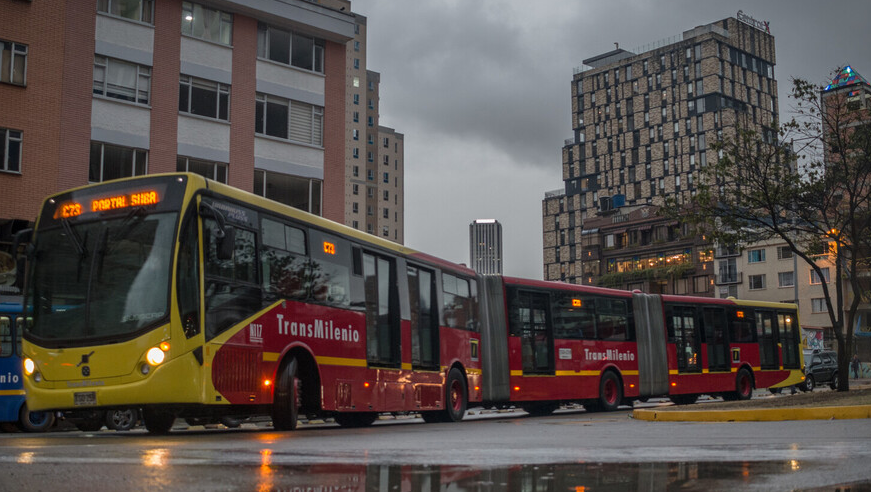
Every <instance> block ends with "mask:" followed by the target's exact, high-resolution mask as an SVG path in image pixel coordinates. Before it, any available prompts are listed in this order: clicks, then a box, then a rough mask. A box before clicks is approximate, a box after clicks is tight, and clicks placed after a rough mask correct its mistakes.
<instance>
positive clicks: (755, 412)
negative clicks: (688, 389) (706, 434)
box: [632, 378, 871, 422]
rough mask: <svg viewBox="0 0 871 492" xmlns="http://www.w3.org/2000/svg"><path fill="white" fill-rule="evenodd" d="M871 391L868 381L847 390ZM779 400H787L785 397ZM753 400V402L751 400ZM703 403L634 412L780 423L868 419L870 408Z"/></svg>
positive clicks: (658, 417) (670, 418) (660, 417)
mask: <svg viewBox="0 0 871 492" xmlns="http://www.w3.org/2000/svg"><path fill="white" fill-rule="evenodd" d="M869 388H871V379H868V378H863V379H852V378H851V379H850V391H856V390H860V389H869ZM778 398H789V395H784V396H782V397H778ZM751 401H752V400H751ZM703 406H704V404H696V405H693V407H694V408H693V409H689V408H688V409H687V410H675V406H667V407H663V408H659V409H653V408H649V409H641V408H639V409H637V410H633V412H632V417H633V418H634V419H637V420H648V421H666V422H771V421H781V420H841V419H871V405H849V406H828V407H827V406H791V407H790V406H787V407H777V408H740V409H734V410H715V409H710V410H705V409H704V408H700V407H703Z"/></svg>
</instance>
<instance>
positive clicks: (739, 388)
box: [734, 367, 753, 400]
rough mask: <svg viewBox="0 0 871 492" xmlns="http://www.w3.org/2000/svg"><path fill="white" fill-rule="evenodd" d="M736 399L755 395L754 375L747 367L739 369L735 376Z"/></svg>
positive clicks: (744, 398) (745, 398)
mask: <svg viewBox="0 0 871 492" xmlns="http://www.w3.org/2000/svg"><path fill="white" fill-rule="evenodd" d="M734 395H735V398H734V399H735V400H749V399H750V398H752V397H753V377H752V376H751V375H750V371H748V370H747V369H745V368H743V367H742V368H741V369H739V370H738V375H737V376H735V393H734Z"/></svg>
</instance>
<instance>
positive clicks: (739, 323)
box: [729, 308, 756, 343]
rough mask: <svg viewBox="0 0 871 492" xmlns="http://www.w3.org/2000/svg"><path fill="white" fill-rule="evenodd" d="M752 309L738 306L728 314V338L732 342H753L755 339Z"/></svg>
mask: <svg viewBox="0 0 871 492" xmlns="http://www.w3.org/2000/svg"><path fill="white" fill-rule="evenodd" d="M753 316H754V313H753V311H752V310H749V309H746V308H740V309H738V310H736V311H732V313H731V315H730V316H729V340H730V341H731V342H732V343H753V342H755V341H756V326H755V325H756V323H754V321H753V320H754V318H753Z"/></svg>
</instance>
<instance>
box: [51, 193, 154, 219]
mask: <svg viewBox="0 0 871 492" xmlns="http://www.w3.org/2000/svg"><path fill="white" fill-rule="evenodd" d="M82 201H86V202H88V203H87V204H86V205H85V204H82V203H81V202H80V201H73V200H71V201H67V202H64V203H61V204H59V205H58V207H57V209H56V210H55V212H54V218H55V219H69V218H72V217H78V216H79V215H82V214H83V213H85V212H108V211H110V210H118V209H123V208H130V207H141V206H144V205H156V204H158V203H160V194H158V192H157V191H155V190H144V191H137V192H133V193H119V194H115V195H110V196H103V197H99V198H93V199H90V200H82Z"/></svg>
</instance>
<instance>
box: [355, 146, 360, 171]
mask: <svg viewBox="0 0 871 492" xmlns="http://www.w3.org/2000/svg"><path fill="white" fill-rule="evenodd" d="M359 158H360V149H359V148H358V147H354V159H359ZM355 176H356V174H355Z"/></svg>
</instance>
